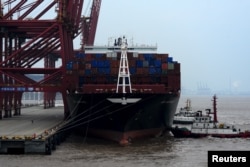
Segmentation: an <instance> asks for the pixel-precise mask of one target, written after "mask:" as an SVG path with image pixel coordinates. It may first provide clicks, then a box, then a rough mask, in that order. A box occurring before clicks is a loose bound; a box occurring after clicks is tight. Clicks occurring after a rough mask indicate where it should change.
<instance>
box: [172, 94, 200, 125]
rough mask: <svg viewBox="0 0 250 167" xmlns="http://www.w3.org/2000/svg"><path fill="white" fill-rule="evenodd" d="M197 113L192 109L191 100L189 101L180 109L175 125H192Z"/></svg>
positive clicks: (174, 121)
mask: <svg viewBox="0 0 250 167" xmlns="http://www.w3.org/2000/svg"><path fill="white" fill-rule="evenodd" d="M196 115H197V112H194V111H193V110H192V107H191V100H190V99H187V102H186V106H185V107H184V108H180V110H179V112H178V113H176V114H175V115H174V120H173V125H174V126H175V125H176V124H192V123H193V122H194V119H195V116H196Z"/></svg>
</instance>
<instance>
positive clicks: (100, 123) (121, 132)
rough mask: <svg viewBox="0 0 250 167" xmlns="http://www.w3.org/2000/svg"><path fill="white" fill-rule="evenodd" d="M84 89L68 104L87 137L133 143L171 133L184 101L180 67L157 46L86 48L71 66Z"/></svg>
mask: <svg viewBox="0 0 250 167" xmlns="http://www.w3.org/2000/svg"><path fill="white" fill-rule="evenodd" d="M67 70H68V72H69V73H73V74H75V75H78V76H79V83H78V84H79V85H78V87H79V89H78V90H76V92H75V93H74V94H68V96H67V100H68V104H69V108H70V111H71V118H73V120H74V121H73V122H74V124H75V126H78V125H81V129H82V130H83V132H86V133H87V134H88V135H93V136H95V137H101V138H105V139H109V140H113V141H116V142H119V143H120V144H122V145H123V144H125V145H126V144H128V143H130V142H131V141H132V140H134V139H137V138H146V137H154V136H157V135H161V134H162V133H163V132H166V131H169V130H170V129H171V126H172V122H173V117H174V114H175V111H176V108H177V104H178V101H179V98H180V82H181V81H180V78H181V73H180V63H178V62H177V61H173V58H172V57H169V55H168V54H158V53H157V46H146V45H141V46H137V45H131V46H130V45H128V43H127V40H126V39H125V38H122V37H121V38H118V39H117V40H115V42H114V44H113V45H112V46H85V53H81V52H77V53H76V60H75V61H71V62H69V63H68V65H67Z"/></svg>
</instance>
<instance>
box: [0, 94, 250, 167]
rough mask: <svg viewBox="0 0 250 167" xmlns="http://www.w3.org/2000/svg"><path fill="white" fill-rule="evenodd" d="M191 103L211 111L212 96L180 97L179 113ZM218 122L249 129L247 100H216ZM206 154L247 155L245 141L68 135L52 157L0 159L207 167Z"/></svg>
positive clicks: (40, 164)
mask: <svg viewBox="0 0 250 167" xmlns="http://www.w3.org/2000/svg"><path fill="white" fill-rule="evenodd" d="M187 98H189V99H190V100H191V104H192V108H193V110H194V111H196V110H205V109H207V108H211V109H212V96H181V98H180V101H179V105H178V109H177V110H179V108H180V107H184V106H185V105H186V104H185V102H186V100H187ZM217 109H218V120H219V122H226V123H233V124H235V126H238V127H240V128H241V129H250V96H218V100H217ZM209 150H218V151H224V150H231V151H242V150H246V151H250V139H246V138H213V137H205V138H174V137H172V136H168V135H166V136H163V137H158V138H153V139H152V138H151V139H146V140H137V141H134V142H133V143H132V144H131V145H129V146H126V147H121V146H119V145H118V144H117V143H114V142H110V141H105V140H100V139H93V138H85V137H84V136H76V135H71V136H70V137H68V138H67V140H66V141H65V142H63V143H61V145H59V146H57V149H56V150H55V151H53V152H52V155H0V167H50V166H53V167H68V166H69V167H154V166H155V167H156V166H157V167H161V166H164V167H168V166H169V167H190V166H192V167H207V154H208V151H209Z"/></svg>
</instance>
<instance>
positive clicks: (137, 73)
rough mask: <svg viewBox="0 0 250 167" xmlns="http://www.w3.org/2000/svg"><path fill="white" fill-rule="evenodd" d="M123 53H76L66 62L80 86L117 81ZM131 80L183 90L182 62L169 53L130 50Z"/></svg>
mask: <svg viewBox="0 0 250 167" xmlns="http://www.w3.org/2000/svg"><path fill="white" fill-rule="evenodd" d="M120 55H121V53H120V52H112V53H107V54H83V53H77V54H76V60H75V61H71V62H69V63H68V64H67V66H66V67H67V71H68V74H75V75H78V76H79V87H81V86H82V85H84V84H116V82H117V77H118V71H119V64H120ZM128 61H129V70H130V74H131V83H132V85H133V84H165V85H166V87H170V88H171V89H176V90H177V89H180V64H179V63H178V62H175V61H173V58H172V57H169V56H168V54H155V53H154V54H138V53H128Z"/></svg>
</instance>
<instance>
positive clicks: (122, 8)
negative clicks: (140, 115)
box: [95, 0, 250, 91]
mask: <svg viewBox="0 0 250 167" xmlns="http://www.w3.org/2000/svg"><path fill="white" fill-rule="evenodd" d="M249 9H250V1H249V0H103V1H102V7H101V12H100V17H99V24H98V28H97V34H96V42H95V43H96V44H107V42H108V38H109V37H114V36H120V35H126V36H128V38H129V37H131V38H133V39H134V43H139V44H156V43H157V45H158V52H160V53H169V54H170V56H172V57H174V60H176V61H178V62H180V63H181V65H182V66H181V72H182V86H183V88H185V89H197V86H198V85H206V86H208V87H209V88H211V89H212V90H228V89H230V88H231V90H237V91H250V86H249V85H250V74H249V71H250V32H249V31H250V10H249Z"/></svg>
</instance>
